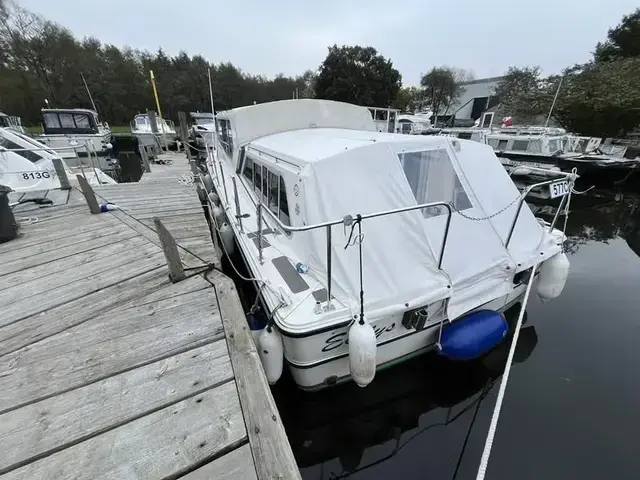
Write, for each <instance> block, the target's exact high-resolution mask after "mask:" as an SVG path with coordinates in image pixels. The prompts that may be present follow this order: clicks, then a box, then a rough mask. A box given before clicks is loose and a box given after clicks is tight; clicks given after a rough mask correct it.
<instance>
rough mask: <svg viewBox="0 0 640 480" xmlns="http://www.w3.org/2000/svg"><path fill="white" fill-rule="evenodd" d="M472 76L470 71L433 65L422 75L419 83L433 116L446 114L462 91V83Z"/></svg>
mask: <svg viewBox="0 0 640 480" xmlns="http://www.w3.org/2000/svg"><path fill="white" fill-rule="evenodd" d="M472 78H473V75H472V74H471V72H468V71H466V70H463V69H458V68H452V67H447V66H442V67H434V68H432V69H431V70H429V71H428V72H427V73H425V74H424V75H422V78H421V79H420V85H421V86H422V87H423V88H424V95H425V98H426V100H427V101H428V102H429V103H430V107H431V110H432V111H433V114H434V116H438V114H440V115H446V114H447V113H448V111H449V108H450V107H451V105H453V104H454V103H455V102H456V100H458V99H459V98H460V95H462V94H463V93H464V86H463V83H464V82H466V81H468V80H471V79H472Z"/></svg>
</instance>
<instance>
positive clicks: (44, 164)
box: [0, 128, 118, 192]
mask: <svg viewBox="0 0 640 480" xmlns="http://www.w3.org/2000/svg"><path fill="white" fill-rule="evenodd" d="M76 174H80V175H83V176H84V177H85V178H86V180H87V181H88V182H89V184H90V185H105V184H116V183H118V182H117V181H116V180H114V179H113V178H112V177H110V176H109V175H107V174H106V173H105V172H103V171H102V170H101V169H100V168H98V167H95V166H90V165H86V166H85V165H80V166H78V167H77V168H73V169H72V168H71V167H69V165H68V164H67V162H66V161H65V160H64V159H63V158H62V156H61V155H59V154H58V153H57V152H56V151H55V150H53V149H51V148H49V147H47V146H46V145H44V144H42V143H40V142H38V141H36V140H34V139H33V138H30V137H28V136H26V135H23V134H21V133H19V132H16V131H15V130H11V129H8V128H0V184H2V185H7V186H8V187H10V188H11V189H12V190H13V191H15V192H31V191H46V190H53V189H59V188H61V187H62V185H61V180H60V175H65V176H66V177H67V179H68V180H69V181H70V182H73V181H75V175H76Z"/></svg>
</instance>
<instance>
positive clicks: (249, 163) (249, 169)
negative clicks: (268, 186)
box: [243, 155, 253, 185]
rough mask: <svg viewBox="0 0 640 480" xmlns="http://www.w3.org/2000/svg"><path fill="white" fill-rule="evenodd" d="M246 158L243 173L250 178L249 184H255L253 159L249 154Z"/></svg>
mask: <svg viewBox="0 0 640 480" xmlns="http://www.w3.org/2000/svg"><path fill="white" fill-rule="evenodd" d="M245 158H246V160H245V162H244V172H243V175H244V176H245V178H246V179H247V180H249V185H253V160H252V159H251V157H250V156H248V155H245Z"/></svg>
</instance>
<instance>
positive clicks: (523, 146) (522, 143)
mask: <svg viewBox="0 0 640 480" xmlns="http://www.w3.org/2000/svg"><path fill="white" fill-rule="evenodd" d="M528 146H529V140H514V141H513V147H511V150H514V151H516V152H524V151H526V150H527V147H528Z"/></svg>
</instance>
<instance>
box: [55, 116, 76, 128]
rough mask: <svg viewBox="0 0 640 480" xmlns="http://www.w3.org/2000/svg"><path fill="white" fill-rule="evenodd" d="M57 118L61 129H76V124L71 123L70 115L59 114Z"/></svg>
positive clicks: (71, 117)
mask: <svg viewBox="0 0 640 480" xmlns="http://www.w3.org/2000/svg"><path fill="white" fill-rule="evenodd" d="M58 116H59V117H60V125H62V128H76V124H75V123H73V115H72V114H70V113H61V114H59V115H58Z"/></svg>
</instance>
